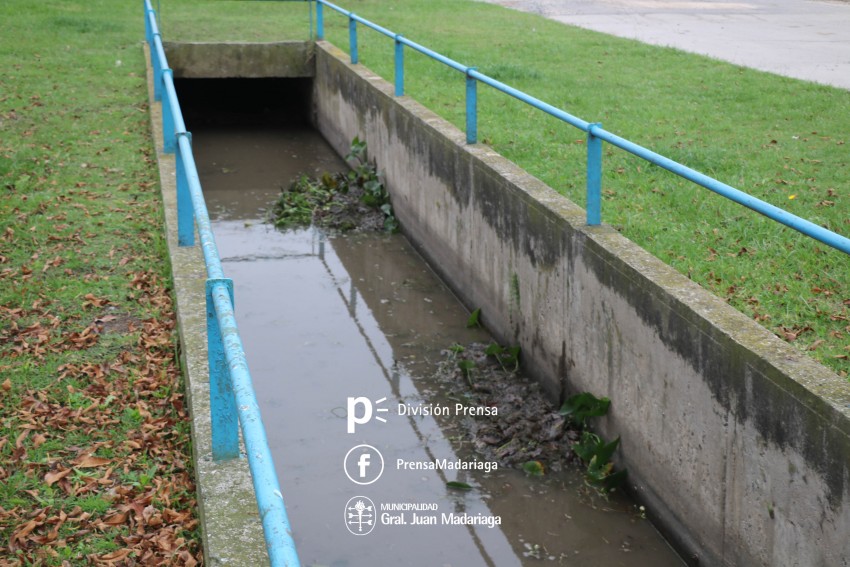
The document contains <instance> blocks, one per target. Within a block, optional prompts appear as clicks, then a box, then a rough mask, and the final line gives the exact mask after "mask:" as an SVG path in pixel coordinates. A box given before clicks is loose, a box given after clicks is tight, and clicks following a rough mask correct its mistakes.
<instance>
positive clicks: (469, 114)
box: [316, 0, 850, 254]
mask: <svg viewBox="0 0 850 567" xmlns="http://www.w3.org/2000/svg"><path fill="white" fill-rule="evenodd" d="M324 6H327V7H328V8H331V9H332V10H334V11H336V12H339V13H340V14H343V15H344V16H346V17H347V18H348V30H349V31H348V35H349V55H350V58H351V63H352V64H357V62H358V59H359V55H358V50H357V24H358V23H360V24H363V25H364V26H366V27H368V28H371V29H373V30H375V31H377V32H378V33H380V34H383V35H385V36H388V37H390V38H392V39H393V40H394V41H395V52H394V59H395V71H394V73H395V80H394V83H395V95H396V96H402V95H403V94H404V46H407V47H410V48H411V49H413V50H415V51H418V52H419V53H422V54H424V55H426V56H428V57H430V58H431V59H434V60H436V61H439V62H440V63H443V64H444V65H447V66H449V67H451V68H452V69H455V70H457V71H460V72H461V73H463V74H464V75H465V77H466V141H467V143H469V144H474V143H476V142H477V139H478V110H477V108H478V96H477V89H476V85H477V83H479V82H481V83H484V84H486V85H489V86H491V87H493V88H494V89H496V90H498V91H501V92H503V93H505V94H507V95H509V96H512V97H514V98H516V99H517V100H520V101H522V102H525V103H526V104H528V105H530V106H532V107H534V108H537V109H538V110H541V111H543V112H545V113H546V114H549V115H551V116H554V117H555V118H557V119H559V120H562V121H563V122H566V123H567V124H570V125H571V126H574V127H575V128H578V129H579V130H582V131H583V132H585V133H586V134H587V180H586V190H587V224H588V225H591V226H595V225H599V224H601V223H602V198H601V193H602V142H603V141H604V142H608V143H609V144H611V145H613V146H616V147H618V148H620V149H622V150H625V151H627V152H629V153H631V154H633V155H636V156H638V157H640V158H643V159H644V160H646V161H648V162H650V163H652V164H655V165H657V166H659V167H661V168H663V169H666V170H667V171H670V172H672V173H674V174H676V175H678V176H679V177H683V178H684V179H687V180H688V181H691V182H693V183H696V184H697V185H700V186H702V187H705V188H706V189H709V190H711V191H714V192H715V193H717V194H719V195H722V196H723V197H726V198H727V199H730V200H731V201H734V202H736V203H738V204H740V205H743V206H745V207H747V208H749V209H752V210H753V211H755V212H757V213H760V214H762V215H764V216H766V217H768V218H770V219H772V220H774V221H777V222H780V223H782V224H784V225H786V226H788V227H790V228H793V229H794V230H796V231H798V232H801V233H803V234H805V235H807V236H810V237H811V238H814V239H815V240H818V241H820V242H823V243H824V244H826V245H828V246H831V247H833V248H836V249H837V250H840V251H842V252H844V253H845V254H850V239H848V238H846V237H844V236H841V235H840V234H837V233H835V232H832V231H830V230H827V229H825V228H823V227H822V226H819V225H817V224H815V223H813V222H811V221H808V220H806V219H803V218H801V217H798V216H796V215H794V214H792V213H789V212H788V211H786V210H784V209H781V208H779V207H776V206H774V205H771V204H770V203H766V202H765V201H762V200H760V199H758V198H756V197H753V196H752V195H749V194H748V193H745V192H743V191H741V190H739V189H735V188H734V187H732V186H730V185H727V184H725V183H722V182H720V181H718V180H716V179H714V178H712V177H709V176H708V175H705V174H703V173H700V172H698V171H696V170H694V169H691V168H689V167H687V166H685V165H682V164H680V163H678V162H676V161H673V160H672V159H669V158H666V157H664V156H662V155H660V154H658V153H655V152H653V151H652V150H648V149H646V148H644V147H643V146H640V145H638V144H635V143H634V142H630V141H629V140H626V139H625V138H621V137H620V136H617V135H616V134H613V133H612V132H609V131H607V130H605V129H604V128H602V125H601V124H599V123H591V122H587V121H585V120H582V119H581V118H577V117H576V116H573V115H571V114H568V113H567V112H564V111H563V110H561V109H559V108H556V107H554V106H552V105H551V104H548V103H546V102H543V101H542V100H540V99H537V98H535V97H533V96H530V95H528V94H526V93H524V92H522V91H520V90H517V89H515V88H513V87H511V86H508V85H506V84H504V83H502V82H500V81H497V80H495V79H493V78H492V77H488V76H487V75H485V74H483V73H480V72H478V71H477V70H476V68H475V67H468V66H466V65H463V64H461V63H458V62H457V61H454V60H453V59H449V58H448V57H445V56H443V55H440V54H439V53H437V52H435V51H432V50H431V49H428V48H427V47H424V46H422V45H420V44H418V43H416V42H414V41H410V40H409V39H407V38H405V37H403V36H401V35H399V34H397V33H395V32H392V31H390V30H388V29H386V28H384V27H381V26H379V25H377V24H374V23H372V22H370V21H369V20H366V19H364V18H361V17H360V16H358V15H356V14H354V13H353V12H350V11H348V10H345V9H343V8H340V7H339V6H337V5H335V4H332V3H331V2H327V1H326V0H316V37H317V38H318V39H319V40H322V39H324V35H325V30H324Z"/></svg>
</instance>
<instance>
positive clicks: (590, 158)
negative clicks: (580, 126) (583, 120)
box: [587, 122, 602, 226]
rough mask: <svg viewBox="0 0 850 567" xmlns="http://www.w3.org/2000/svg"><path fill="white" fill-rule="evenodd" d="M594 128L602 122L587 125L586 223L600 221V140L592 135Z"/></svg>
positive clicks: (593, 224) (595, 223) (596, 223)
mask: <svg viewBox="0 0 850 567" xmlns="http://www.w3.org/2000/svg"><path fill="white" fill-rule="evenodd" d="M594 128H602V124H599V123H598V122H597V123H593V124H588V126H587V224H588V225H590V226H597V225H599V224H601V223H602V140H601V139H599V138H597V137H596V136H594V135H593V129H594Z"/></svg>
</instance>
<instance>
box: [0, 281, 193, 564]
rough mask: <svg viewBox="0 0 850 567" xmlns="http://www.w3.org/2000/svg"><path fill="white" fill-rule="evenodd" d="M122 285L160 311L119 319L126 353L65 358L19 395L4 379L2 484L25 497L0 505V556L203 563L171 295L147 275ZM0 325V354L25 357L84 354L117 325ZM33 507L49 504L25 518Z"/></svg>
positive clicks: (92, 304)
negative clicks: (126, 334) (127, 332)
mask: <svg viewBox="0 0 850 567" xmlns="http://www.w3.org/2000/svg"><path fill="white" fill-rule="evenodd" d="M128 282H129V287H130V288H131V293H132V294H134V298H135V299H136V301H137V302H138V303H139V304H140V305H144V306H148V307H151V308H153V309H154V310H155V311H154V312H156V313H158V316H157V317H156V318H149V319H145V320H142V319H138V318H135V317H134V316H133V315H130V314H127V315H123V314H122V315H121V317H120V319H122V321H123V323H122V325H123V326H125V327H127V328H128V329H132V330H134V332H137V333H138V339H137V341H136V343H135V345H131V346H129V347H126V348H125V349H124V350H122V351H120V352H118V353H117V354H113V355H111V358H110V359H107V360H99V359H97V358H92V357H87V358H86V357H84V358H83V359H82V361H80V360H79V358H78V359H77V360H75V361H73V362H72V361H68V362H66V363H65V364H62V365H60V366H59V367H58V370H57V373H56V380H55V381H54V382H53V384H52V385H49V386H48V387H44V388H28V387H27V386H26V385H25V384H22V385H21V386H19V387H18V388H19V389H16V386H17V384H15V383H14V381H13V380H9V379H6V381H4V382H3V383H2V384H0V397H3V396H8V395H10V394H11V395H14V396H15V403H14V404H9V406H7V408H8V409H7V411H6V412H5V413H4V418H5V419H6V420H8V422H9V423H11V424H12V425H11V429H10V431H12V433H11V434H10V435H2V436H0V451H4V452H5V454H7V455H9V456H10V459H8V460H4V461H5V462H2V463H1V464H0V483H2V482H6V481H8V479H9V478H11V477H13V476H14V477H15V478H17V479H26V480H19V481H18V482H23V485H24V487H23V488H22V490H21V491H20V495H19V499H20V498H30V499H32V501H31V502H30V503H29V504H21V505H18V506H14V507H9V506H6V508H8V509H6V508H3V507H2V506H0V557H2V556H7V557H9V558H21V557H26V558H28V559H32V560H33V561H36V563H37V564H40V563H39V562H46V563H56V564H59V563H60V561H61V560H60V553H59V551H58V550H59V549H60V548H65V549H67V548H69V547H70V548H80V549H93V548H95V546H94V545H92V542H94V541H97V545H96V547H97V548H101V549H104V548H105V549H106V551H104V552H101V553H90V552H88V551H87V552H85V555H77V556H76V557H75V558H74V560H73V561H71V562H70V563H71V564H87V565H185V566H189V567H193V566H196V565H198V564H199V562H201V561H202V553H201V550H200V545H199V541H198V540H197V538H196V537H194V535H193V532H194V531H195V530H196V529H197V526H198V522H197V519H196V517H195V514H194V509H195V499H194V483H193V479H192V474H191V470H190V463H191V461H190V459H191V455H190V454H189V453H188V449H189V444H188V440H187V438H186V434H185V433H182V432H180V422H184V421H185V420H187V419H188V416H187V412H186V411H185V409H184V403H183V394H182V391H181V388H180V387H179V385H180V380H179V367H178V365H177V362H176V359H175V352H174V346H173V344H174V341H173V331H174V327H175V322H174V315H173V311H172V302H171V298H170V297H169V295H168V292H167V287H166V285H165V282H164V281H163V279H162V278H161V276H159V275H157V274H155V273H154V272H151V271H141V272H138V273H130V274H128ZM109 304H110V300H109V299H107V298H104V297H102V296H100V295H99V294H97V293H94V292H93V293H89V294H86V295H85V297H84V298H83V307H84V309H87V310H101V309H103V308H104V307H106V306H107V305H109ZM0 317H2V318H3V319H5V320H7V321H9V322H10V325H8V326H7V327H6V328H4V329H3V330H2V331H0V340H3V341H6V342H7V344H10V345H11V349H7V350H5V351H4V352H2V353H0V356H3V355H5V356H7V357H11V358H15V357H18V356H24V355H26V356H31V357H33V359H39V358H40V357H43V356H44V355H45V354H47V353H51V352H52V353H62V352H66V351H71V350H75V351H79V352H80V355H81V356H82V355H85V354H86V352H87V351H88V349H89V348H91V347H92V346H94V345H96V344H98V337H99V336H100V334H101V333H102V332H104V328H105V327H106V326H107V325H109V324H110V323H115V322H117V318H116V317H114V316H109V315H101V316H99V317H96V318H95V322H93V323H91V324H89V325H86V326H85V327H83V328H82V329H81V330H80V329H78V330H74V331H64V332H63V331H62V330H61V329H62V324H60V322H59V319H58V318H56V317H53V316H52V315H51V314H50V313H49V312H48V311H47V310H46V309H44V308H43V307H42V306H41V305H35V304H34V305H33V306H32V308H31V309H24V308H8V307H0ZM184 429H185V428H184ZM67 439H74V440H77V441H74V442H66V441H64V440H67ZM56 441H59V442H60V443H59V444H56ZM49 442H52V443H51V445H50V447H51V449H50V450H49V451H47V452H46V453H45V452H44V449H43V447H47V446H48V445H46V443H49ZM36 455H38V457H36ZM48 491H50V492H48ZM48 494H49V498H47V496H48ZM36 502H41V503H44V502H52V504H51V505H49V506H46V507H41V508H39V509H37V510H35V511H33V504H35V503H36ZM83 502H86V503H88V504H83ZM92 503H93V504H92ZM82 505H84V506H86V509H85V511H84V510H83V508H82ZM110 546H112V548H111V549H110ZM63 553H67V552H63ZM11 561H12V562H11V563H8V564H9V565H18V564H19V562H16V561H17V560H16V559H11ZM3 564H4V561H0V565H3Z"/></svg>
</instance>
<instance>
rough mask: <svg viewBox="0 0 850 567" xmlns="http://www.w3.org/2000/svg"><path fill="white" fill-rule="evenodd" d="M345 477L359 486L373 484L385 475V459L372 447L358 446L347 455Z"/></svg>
mask: <svg viewBox="0 0 850 567" xmlns="http://www.w3.org/2000/svg"><path fill="white" fill-rule="evenodd" d="M343 467H344V468H345V475H346V476H347V477H348V479H349V480H350V481H351V482H354V483H357V484H372V483H373V482H375V481H376V480H378V479H379V478H381V475H382V474H383V473H384V457H383V456H382V455H381V452H380V451H378V450H377V449H376V448H374V447H372V446H371V445H357V446H356V447H353V448H352V449H351V450H350V451H348V453H346V455H345V461H344V463H343Z"/></svg>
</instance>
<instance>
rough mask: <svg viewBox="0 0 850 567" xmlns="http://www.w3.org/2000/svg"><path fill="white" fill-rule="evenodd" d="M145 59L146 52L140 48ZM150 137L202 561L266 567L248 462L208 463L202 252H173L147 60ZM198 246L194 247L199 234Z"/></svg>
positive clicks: (170, 197) (167, 174)
mask: <svg viewBox="0 0 850 567" xmlns="http://www.w3.org/2000/svg"><path fill="white" fill-rule="evenodd" d="M145 51H146V56H148V53H147V51H148V50H147V46H145ZM148 85H149V100H150V108H151V130H152V134H153V139H154V143H155V146H156V155H157V161H158V163H159V178H160V187H161V190H162V200H163V207H164V213H165V231H166V235H167V238H168V253H169V259H170V262H171V273H172V279H173V282H174V296H175V307H176V312H177V324H178V329H179V332H180V347H181V348H180V353H181V363H182V365H183V376H184V379H185V383H186V397H187V402H188V405H189V411H190V414H191V416H192V452H193V455H194V465H195V482H196V485H197V498H198V509H199V512H200V521H201V532H202V536H203V546H204V560H205V564H206V565H208V566H216V565H240V566H241V565H268V564H269V560H268V555H267V553H266V545H265V540H264V538H263V526H262V524H261V522H260V516H259V511H258V508H257V501H256V498H255V496H254V487H253V485H252V483H251V473H250V471H249V469H248V461H247V459H235V460H232V461H225V462H220V463H216V462H214V461H213V460H212V436H211V429H210V401H209V400H210V398H209V373H208V367H207V328H206V324H207V323H206V305H205V301H206V299H205V291H204V286H205V281H206V277H207V276H206V267H205V264H204V257H203V253H202V251H201V248H200V246H197V245H196V246H193V247H180V246H178V245H177V186H176V177H175V164H174V155H173V154H164V153H163V151H162V111H161V105H160V103H158V102H155V101H154V97H153V87H152V85H153V79H152V75H151V71H150V59H149V57H148ZM195 241H196V242H198V239H197V235H196V236H195Z"/></svg>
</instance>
